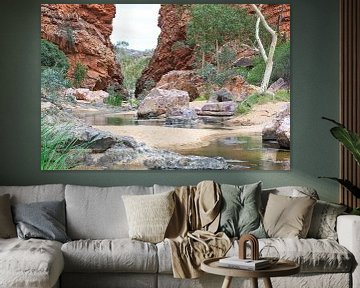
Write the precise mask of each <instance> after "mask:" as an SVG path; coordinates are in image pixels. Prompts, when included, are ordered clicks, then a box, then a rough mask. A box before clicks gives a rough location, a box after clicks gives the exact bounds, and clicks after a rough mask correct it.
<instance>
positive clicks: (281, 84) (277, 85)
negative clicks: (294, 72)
mask: <svg viewBox="0 0 360 288" xmlns="http://www.w3.org/2000/svg"><path fill="white" fill-rule="evenodd" d="M280 89H289V83H287V82H286V81H285V80H284V79H283V78H279V79H278V80H276V81H275V82H274V83H272V84H271V85H270V87H269V88H268V90H267V92H270V93H276V92H277V91H279V90H280Z"/></svg>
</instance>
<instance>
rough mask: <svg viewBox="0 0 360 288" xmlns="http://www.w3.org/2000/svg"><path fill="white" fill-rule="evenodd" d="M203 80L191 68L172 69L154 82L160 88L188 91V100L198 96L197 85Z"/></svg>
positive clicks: (201, 83) (200, 84)
mask: <svg viewBox="0 0 360 288" xmlns="http://www.w3.org/2000/svg"><path fill="white" fill-rule="evenodd" d="M203 84H204V83H203V80H202V79H201V77H200V76H198V75H196V73H195V71H193V70H173V71H170V72H168V73H166V74H165V75H163V76H162V77H161V79H160V81H159V82H158V83H157V84H156V88H160V89H167V90H170V89H177V90H182V91H186V92H188V93H189V96H190V101H193V100H194V99H196V98H197V97H199V95H200V92H199V90H198V87H199V86H202V85H203Z"/></svg>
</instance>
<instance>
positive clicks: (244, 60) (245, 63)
mask: <svg viewBox="0 0 360 288" xmlns="http://www.w3.org/2000/svg"><path fill="white" fill-rule="evenodd" d="M233 66H234V67H252V66H254V65H253V60H252V59H251V58H249V57H241V58H239V59H237V60H236V61H235V63H234V65H233Z"/></svg>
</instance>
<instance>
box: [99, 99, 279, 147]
mask: <svg viewBox="0 0 360 288" xmlns="http://www.w3.org/2000/svg"><path fill="white" fill-rule="evenodd" d="M285 104H286V102H277V103H267V104H263V105H257V106H255V107H254V109H253V110H252V111H251V112H250V113H248V114H246V115H243V116H238V117H234V118H232V119H231V120H228V121H227V124H228V127H227V128H226V129H188V128H172V127H162V126H148V125H138V126H137V125H125V126H100V125H97V126H93V127H94V128H96V129H99V130H103V131H108V132H110V133H112V134H114V135H119V136H124V135H126V136H131V137H134V138H135V139H136V140H137V141H139V142H144V143H146V144H147V145H148V146H151V147H154V148H160V149H169V150H171V149H176V150H177V151H179V150H181V149H192V148H198V147H203V146H207V145H208V144H209V143H210V141H211V140H214V139H216V138H219V137H224V136H234V135H239V136H241V135H249V134H250V135H254V134H261V132H262V128H263V127H264V125H265V124H266V123H268V122H270V121H272V120H273V119H274V117H275V116H276V113H277V112H278V111H280V110H281V109H282V107H283V106H284V105H285ZM193 105H201V103H199V102H194V104H193Z"/></svg>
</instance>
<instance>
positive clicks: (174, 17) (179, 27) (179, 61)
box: [135, 4, 194, 95]
mask: <svg viewBox="0 0 360 288" xmlns="http://www.w3.org/2000/svg"><path fill="white" fill-rule="evenodd" d="M189 19H190V15H189V11H188V10H187V5H179V4H162V5H161V8H160V11H159V20H158V26H159V27H160V29H161V32H160V35H159V40H158V45H157V47H156V49H155V51H154V55H153V57H152V59H151V61H150V63H149V66H148V67H147V69H145V70H144V72H143V73H142V76H141V78H140V79H139V81H138V82H137V84H136V90H135V95H138V94H140V93H141V92H142V91H143V90H144V89H148V88H152V87H154V86H155V84H156V83H157V82H158V81H159V80H160V78H161V76H163V75H164V74H166V73H167V72H169V71H172V70H189V69H192V68H193V67H192V64H193V63H194V55H193V50H192V49H191V48H188V47H186V46H184V45H177V44H179V43H183V42H184V40H185V39H186V25H187V23H188V22H189ZM148 86H150V87H148Z"/></svg>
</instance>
